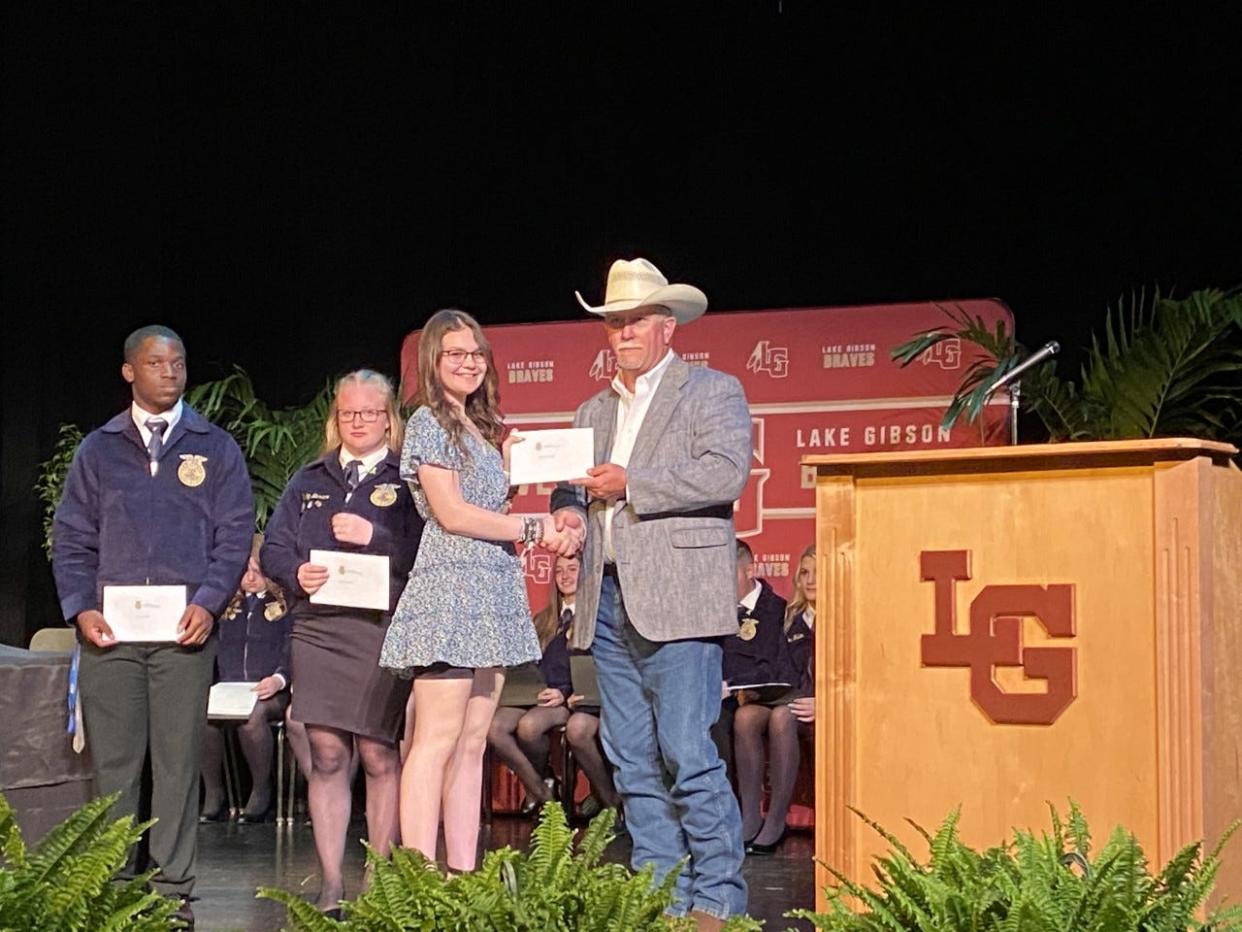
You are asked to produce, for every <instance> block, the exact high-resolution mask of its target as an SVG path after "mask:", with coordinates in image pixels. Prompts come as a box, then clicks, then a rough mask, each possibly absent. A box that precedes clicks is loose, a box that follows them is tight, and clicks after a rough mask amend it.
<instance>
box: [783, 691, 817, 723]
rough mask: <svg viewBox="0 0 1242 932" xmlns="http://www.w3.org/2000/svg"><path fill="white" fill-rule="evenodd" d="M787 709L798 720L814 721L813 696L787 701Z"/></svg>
mask: <svg viewBox="0 0 1242 932" xmlns="http://www.w3.org/2000/svg"><path fill="white" fill-rule="evenodd" d="M789 711H790V712H792V713H793V717H794V718H796V719H797V720H798V721H800V722H807V723H808V724H809V723H811V722H813V721H815V697H814V696H803V697H801V698H799V699H794V700H793V701H792V702H790V703H789Z"/></svg>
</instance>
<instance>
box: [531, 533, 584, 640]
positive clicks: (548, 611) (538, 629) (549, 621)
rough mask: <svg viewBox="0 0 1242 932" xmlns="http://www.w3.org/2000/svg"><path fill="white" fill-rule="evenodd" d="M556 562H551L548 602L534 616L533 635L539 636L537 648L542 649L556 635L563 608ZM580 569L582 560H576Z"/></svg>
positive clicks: (575, 558) (563, 558) (558, 558)
mask: <svg viewBox="0 0 1242 932" xmlns="http://www.w3.org/2000/svg"><path fill="white" fill-rule="evenodd" d="M556 559H557V560H578V557H576V556H573V557H557V558H556ZM555 566H556V563H555V561H554V562H553V572H552V584H551V585H550V586H549V587H548V604H547V605H545V606H544V607H543V609H542V610H541V611H540V612H539V614H538V615H536V616H535V636H536V637H537V638H539V650H540V651H543V649H544V648H546V647H547V646H548V644H549V643H550V642H551V640H552V638H554V637H556V629H557V628H559V627H560V625H561V611H562V610H563V609H564V608H565V597H564V596H563V595H562V594H561V590H560V589H559V588H558V587H557V585H556V571H555ZM578 567H579V570H581V567H582V561H581V560H578Z"/></svg>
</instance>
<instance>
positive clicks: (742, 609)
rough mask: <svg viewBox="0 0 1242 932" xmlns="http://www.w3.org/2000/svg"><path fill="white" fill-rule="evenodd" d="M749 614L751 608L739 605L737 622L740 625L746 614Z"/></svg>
mask: <svg viewBox="0 0 1242 932" xmlns="http://www.w3.org/2000/svg"><path fill="white" fill-rule="evenodd" d="M749 614H750V609H748V608H747V607H746V606H745V605H739V606H738V607H737V623H738V624H739V625H740V624H741V623H742V622H743V621H745V620H746V616H747V615H749Z"/></svg>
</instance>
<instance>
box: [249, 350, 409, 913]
mask: <svg viewBox="0 0 1242 932" xmlns="http://www.w3.org/2000/svg"><path fill="white" fill-rule="evenodd" d="M324 430H325V437H326V443H325V448H326V452H325V453H324V455H323V456H322V457H321V458H319V459H317V460H315V461H314V462H313V463H310V464H309V465H307V466H305V467H303V468H302V469H301V470H300V471H299V472H298V473H297V475H295V476H294V477H293V479H292V481H291V482H290V483H289V487H288V488H287V489H285V492H284V494H283V495H282V496H281V499H280V503H279V504H278V505H277V506H276V510H275V512H273V514H272V518H271V520H270V521H269V522H268V525H267V542H266V543H265V544H264V545H263V550H262V561H261V562H262V564H263V571H264V572H265V573H266V574H267V575H268V576H270V577H271V578H272V579H274V580H275V581H276V582H277V583H279V584H280V585H281V586H283V587H284V589H285V592H286V594H287V595H288V596H289V599H290V602H291V605H290V610H291V612H292V614H293V634H292V638H291V644H292V652H291V653H292V674H293V683H292V689H293V694H294V702H293V711H292V717H293V718H294V719H296V720H297V721H300V722H302V723H304V724H305V725H306V733H307V737H308V738H309V740H310V749H311V774H310V777H309V779H308V781H307V784H308V796H309V802H310V815H311V821H312V824H313V826H314V833H315V850H316V853H317V854H318V856H319V866H320V871H321V877H322V880H321V887H320V891H319V899H318V901H317V904H316V905H317V906H318V907H319V908H320V909H321V910H325V911H331V910H335V909H336V907H337V903H338V901H339V900H340V899H341V898H342V897H343V896H344V893H345V887H344V880H343V877H342V873H341V865H342V860H343V858H344V853H345V832H346V829H347V828H348V826H349V815H350V781H349V773H350V770H349V761H350V753H351V745H352V744H353V743H354V742H355V740H356V743H357V748H358V754H359V757H360V759H361V762H362V768H363V772H364V773H365V775H366V790H367V834H368V838H369V840H370V843H371V845H372V846H373V847H374V848H375V849H376V851H377V852H378V853H379V854H380V855H381V856H383V855H386V854H387V853H388V850H389V848H390V847H391V845H392V844H393V843H394V842H395V841H396V840H397V837H398V822H397V795H398V783H399V779H400V770H401V763H400V759H399V756H398V753H397V739H398V738H399V737H400V735H401V724H402V715H403V712H404V709H405V701H406V697H407V696H408V695H409V691H410V684H409V682H408V681H407V680H401V679H398V678H396V677H394V676H392V675H391V674H390V673H388V672H387V671H385V670H382V669H380V667H379V654H380V648H381V646H382V645H383V643H384V634H385V632H386V631H387V629H388V625H389V622H390V621H391V613H390V612H389V611H384V612H381V611H374V610H370V609H358V608H344V607H339V606H334V605H325V604H312V603H311V601H310V597H311V596H312V595H313V594H314V593H315V592H318V591H319V589H320V588H322V586H323V584H324V583H325V582H326V581H327V578H328V568H327V567H325V566H321V565H316V564H314V563H311V562H310V551H311V550H337V551H348V552H352V553H364V554H375V555H383V556H387V557H388V560H389V564H388V570H389V607H390V608H391V606H392V605H393V604H395V602H396V600H397V598H398V596H400V594H401V591H402V588H403V587H404V585H405V581H406V577H407V576H408V575H409V572H410V567H411V566H413V564H414V555H415V553H416V552H417V549H418V541H419V537H420V536H421V534H422V526H423V523H422V519H421V518H419V516H418V514H417V512H416V511H415V509H414V504H413V500H412V499H411V497H410V492H409V489H408V488H407V487H406V484H405V483H404V482H403V481H402V480H401V476H400V459H399V457H398V456H397V453H396V452H395V451H397V450H400V449H401V442H402V435H403V429H402V422H401V419H400V417H399V415H398V412H397V402H396V393H395V392H394V391H393V387H392V383H391V382H390V381H389V380H388V379H387V378H386V377H385V376H383V375H380V374H379V373H376V372H371V371H370V370H367V369H362V370H359V371H357V372H352V373H350V374H349V375H347V376H345V377H344V378H342V379H341V380H340V381H339V382H338V383H337V386H336V396H335V398H334V399H333V402H332V406H331V409H330V410H329V412H328V419H327V424H326V425H325V429H324Z"/></svg>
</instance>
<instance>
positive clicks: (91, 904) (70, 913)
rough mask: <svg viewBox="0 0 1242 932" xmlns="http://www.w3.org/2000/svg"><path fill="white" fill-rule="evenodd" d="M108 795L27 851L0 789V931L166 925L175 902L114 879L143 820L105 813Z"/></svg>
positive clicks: (144, 884)
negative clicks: (138, 820) (139, 823)
mask: <svg viewBox="0 0 1242 932" xmlns="http://www.w3.org/2000/svg"><path fill="white" fill-rule="evenodd" d="M115 802H116V796H115V795H114V796H105V797H100V798H99V799H94V800H91V801H90V802H89V803H87V804H86V805H85V806H83V807H82V808H81V809H79V810H78V811H77V812H75V813H74V814H73V815H71V816H70V817H69V818H68V819H66V820H65V821H64V822H62V823H61V824H60V825H58V826H57V827H56V828H54V829H52V831H51V832H49V833H48V835H47V837H46V838H44V839H43V841H41V842H40V843H39V844H38V845H37V846H36V847H35V849H34V850H33V851H32V850H30V849H28V848H27V847H26V843H25V842H24V841H23V840H22V834H21V830H20V829H19V828H18V826H17V822H16V819H15V818H14V814H13V809H12V807H11V806H10V805H9V803H8V800H6V799H5V798H4V795H3V794H0V845H2V847H0V932H75V930H83V932H115V930H121V929H125V930H137V932H143V930H166V929H168V928H172V927H174V926H171V925H170V924H171V923H172V921H173V920H172V914H173V913H174V912H175V911H176V910H177V908H178V906H179V903H178V901H177V900H175V899H171V898H169V897H164V896H160V895H159V894H158V893H154V892H152V891H151V889H150V888H149V886H148V881H150V879H151V875H152V874H153V873H154V871H152V872H150V873H146V874H142V875H141V876H138V877H135V878H133V879H132V880H126V881H117V880H116V879H115V878H116V876H117V874H118V873H119V872H120V870H121V868H122V867H123V866H124V865H125V862H126V859H127V858H128V856H129V850H130V848H132V847H133V846H134V845H135V844H136V843H137V842H138V838H139V836H140V835H141V834H142V833H143V832H144V831H145V830H146V829H147V827H148V826H150V825H151V823H150V822H146V823H143V824H141V825H135V824H134V820H133V819H132V818H130V817H129V816H125V817H124V818H120V819H116V820H112V819H110V813H111V809H112V806H113V804H114V803H115Z"/></svg>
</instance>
